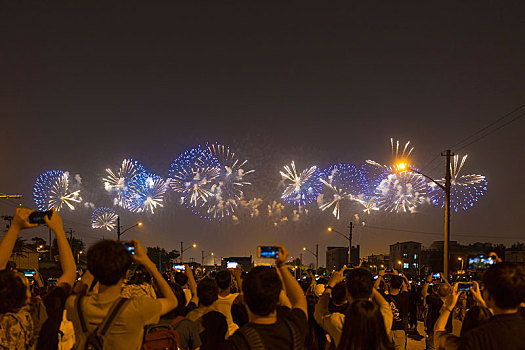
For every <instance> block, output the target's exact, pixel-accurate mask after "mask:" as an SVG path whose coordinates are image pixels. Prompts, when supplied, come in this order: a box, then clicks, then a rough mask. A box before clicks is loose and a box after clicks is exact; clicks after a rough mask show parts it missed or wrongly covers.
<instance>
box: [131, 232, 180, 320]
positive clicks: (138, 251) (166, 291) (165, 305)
mask: <svg viewBox="0 0 525 350" xmlns="http://www.w3.org/2000/svg"><path fill="white" fill-rule="evenodd" d="M133 243H134V244H135V255H133V258H134V259H135V261H136V262H137V263H139V264H141V265H143V266H144V267H145V268H146V269H147V270H148V272H149V273H150V274H151V276H152V277H153V279H154V280H155V282H156V283H157V286H158V287H159V291H160V293H161V295H162V297H161V298H157V300H158V301H159V302H160V314H161V315H164V314H166V313H168V312H170V311H171V310H173V309H175V308H176V307H177V305H178V301H177V298H176V297H175V294H173V291H172V290H171V288H170V286H169V284H168V282H166V280H165V279H164V277H162V275H161V274H160V272H159V270H157V267H156V266H155V264H154V263H153V262H152V261H151V260H150V258H149V257H148V255H147V254H146V250H145V249H144V247H142V245H141V244H140V242H139V241H137V240H136V239H134V240H133Z"/></svg>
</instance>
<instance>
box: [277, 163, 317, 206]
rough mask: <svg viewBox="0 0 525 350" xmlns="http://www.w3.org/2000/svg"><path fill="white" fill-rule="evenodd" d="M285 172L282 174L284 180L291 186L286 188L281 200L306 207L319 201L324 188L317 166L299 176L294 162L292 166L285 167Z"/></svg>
mask: <svg viewBox="0 0 525 350" xmlns="http://www.w3.org/2000/svg"><path fill="white" fill-rule="evenodd" d="M284 170H285V171H284V172H283V171H281V172H280V174H281V176H282V177H283V180H285V181H286V180H288V181H289V182H291V184H288V186H286V188H285V189H284V191H283V193H282V195H281V199H283V200H284V201H286V202H288V203H290V204H293V205H295V206H306V205H309V204H311V203H312V202H313V201H315V200H316V199H317V197H318V196H319V194H320V193H321V190H322V188H323V183H322V182H321V181H319V176H320V174H321V172H320V171H319V169H318V168H317V167H316V166H312V167H311V168H309V169H306V170H303V171H302V172H301V173H300V174H297V170H296V169H295V162H293V161H292V163H291V165H290V166H288V165H285V166H284Z"/></svg>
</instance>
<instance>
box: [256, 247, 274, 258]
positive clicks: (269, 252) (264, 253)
mask: <svg viewBox="0 0 525 350" xmlns="http://www.w3.org/2000/svg"><path fill="white" fill-rule="evenodd" d="M257 256H258V257H259V258H264V259H277V258H278V257H279V247H275V246H258V247H257Z"/></svg>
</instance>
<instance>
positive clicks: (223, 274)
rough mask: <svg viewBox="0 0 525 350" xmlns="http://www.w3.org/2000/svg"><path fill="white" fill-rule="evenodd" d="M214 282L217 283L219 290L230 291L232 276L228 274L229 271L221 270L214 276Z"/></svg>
mask: <svg viewBox="0 0 525 350" xmlns="http://www.w3.org/2000/svg"><path fill="white" fill-rule="evenodd" d="M215 281H216V282H217V285H218V286H219V289H221V290H224V289H230V285H231V282H232V275H231V274H230V271H228V270H221V271H219V272H217V275H215Z"/></svg>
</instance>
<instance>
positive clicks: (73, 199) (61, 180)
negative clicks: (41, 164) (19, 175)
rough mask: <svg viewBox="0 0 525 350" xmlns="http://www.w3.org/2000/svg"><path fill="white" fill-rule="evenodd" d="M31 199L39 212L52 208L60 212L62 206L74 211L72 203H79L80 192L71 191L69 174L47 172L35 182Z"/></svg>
mask: <svg viewBox="0 0 525 350" xmlns="http://www.w3.org/2000/svg"><path fill="white" fill-rule="evenodd" d="M33 199H34V201H35V204H36V205H37V207H38V209H39V210H49V209H52V208H54V209H55V210H57V211H60V209H62V207H63V206H64V205H66V206H67V207H69V209H71V210H74V209H75V206H74V203H80V202H81V201H82V198H81V197H80V190H76V191H72V190H71V184H70V176H69V172H67V171H62V170H49V171H46V172H44V173H42V174H41V175H40V176H39V177H38V178H37V179H36V181H35V185H34V187H33Z"/></svg>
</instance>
